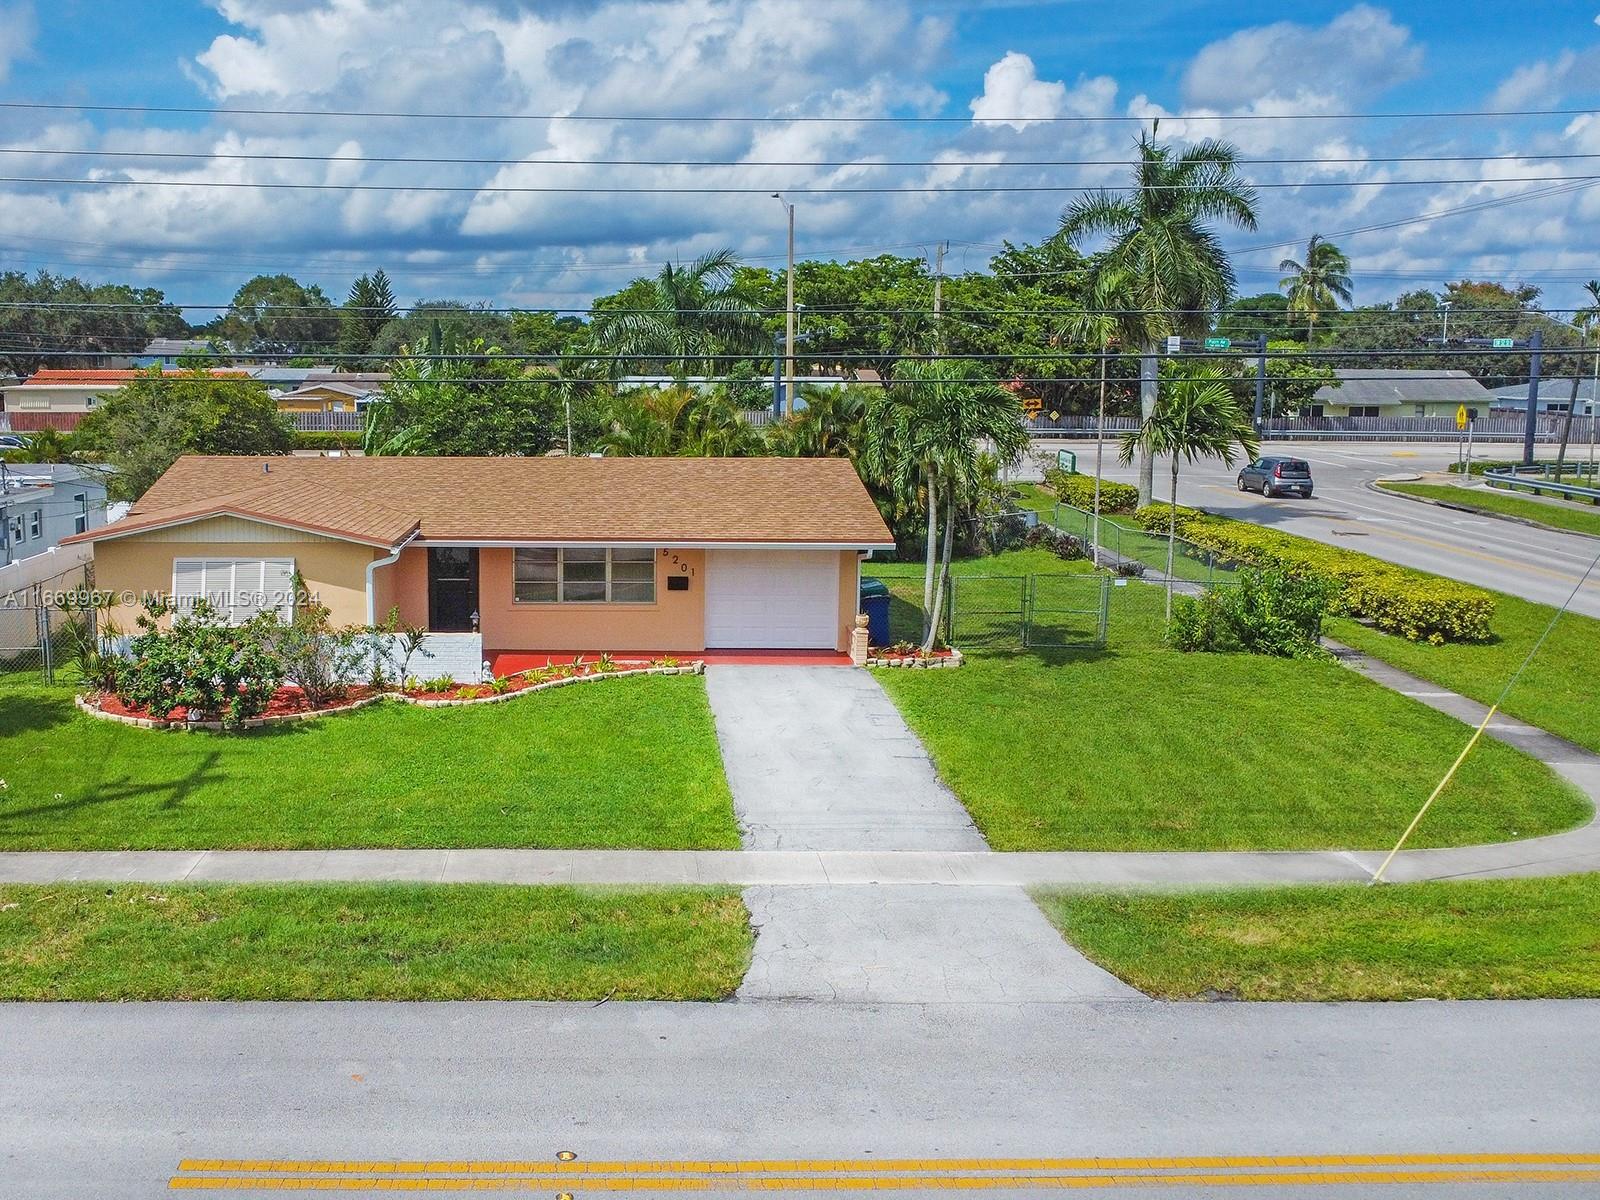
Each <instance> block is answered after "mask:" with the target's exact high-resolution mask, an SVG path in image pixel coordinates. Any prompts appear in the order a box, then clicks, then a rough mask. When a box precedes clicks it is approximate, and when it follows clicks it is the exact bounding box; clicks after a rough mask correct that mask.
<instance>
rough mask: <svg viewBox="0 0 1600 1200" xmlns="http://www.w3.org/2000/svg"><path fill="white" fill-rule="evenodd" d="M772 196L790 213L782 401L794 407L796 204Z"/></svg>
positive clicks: (781, 197) (777, 193) (781, 195)
mask: <svg viewBox="0 0 1600 1200" xmlns="http://www.w3.org/2000/svg"><path fill="white" fill-rule="evenodd" d="M772 198H773V199H774V200H776V201H777V202H778V203H779V204H781V205H783V207H784V210H785V211H786V212H787V213H788V215H789V270H788V283H787V286H786V291H787V295H788V299H787V302H786V303H785V305H784V314H783V329H784V355H783V358H784V380H785V384H784V389H783V392H784V394H783V400H782V403H783V404H784V405H785V406H787V407H790V408H792V407H793V404H794V402H793V400H792V398H791V397H792V396H793V393H794V325H795V321H794V315H795V313H794V205H792V204H790V203H789V202H788V201H787V200H785V199H784V198H783V193H782V192H773V193H772Z"/></svg>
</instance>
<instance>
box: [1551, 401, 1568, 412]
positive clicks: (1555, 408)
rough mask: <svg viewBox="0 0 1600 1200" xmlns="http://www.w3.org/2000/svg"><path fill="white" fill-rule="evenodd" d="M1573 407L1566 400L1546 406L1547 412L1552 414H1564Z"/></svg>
mask: <svg viewBox="0 0 1600 1200" xmlns="http://www.w3.org/2000/svg"><path fill="white" fill-rule="evenodd" d="M1571 407H1572V406H1571V405H1570V404H1568V403H1567V402H1566V401H1565V400H1561V401H1557V402H1555V403H1552V404H1549V405H1546V406H1545V411H1546V412H1551V413H1564V412H1566V411H1567V409H1569V408H1571Z"/></svg>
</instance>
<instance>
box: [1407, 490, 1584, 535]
mask: <svg viewBox="0 0 1600 1200" xmlns="http://www.w3.org/2000/svg"><path fill="white" fill-rule="evenodd" d="M1378 486H1379V487H1380V488H1382V489H1383V490H1384V491H1386V492H1399V493H1400V494H1401V495H1405V496H1419V497H1421V498H1422V499H1424V500H1438V501H1441V502H1442V503H1445V504H1454V505H1457V506H1459V507H1461V508H1470V509H1472V510H1473V511H1475V512H1481V513H1488V514H1490V515H1491V516H1505V517H1519V518H1521V519H1522V520H1524V521H1533V522H1535V523H1537V524H1539V525H1548V526H1549V527H1550V528H1552V529H1560V530H1564V531H1566V532H1569V533H1587V534H1590V535H1591V536H1594V537H1600V508H1595V507H1593V506H1591V505H1578V504H1573V503H1570V502H1568V501H1565V500H1533V499H1530V498H1529V497H1527V496H1520V495H1517V494H1515V493H1513V492H1503V491H1497V490H1495V489H1493V488H1489V487H1459V486H1456V485H1454V484H1449V483H1380V484H1379V485H1378Z"/></svg>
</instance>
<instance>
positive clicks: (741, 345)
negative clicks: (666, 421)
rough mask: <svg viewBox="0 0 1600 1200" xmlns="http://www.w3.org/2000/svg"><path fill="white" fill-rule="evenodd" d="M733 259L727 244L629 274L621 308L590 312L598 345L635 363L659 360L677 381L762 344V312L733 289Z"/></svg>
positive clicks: (711, 369)
mask: <svg viewBox="0 0 1600 1200" xmlns="http://www.w3.org/2000/svg"><path fill="white" fill-rule="evenodd" d="M738 265H739V260H738V258H737V257H735V255H734V253H733V251H732V250H717V251H713V252H711V253H709V254H702V255H701V256H700V257H699V258H697V259H695V260H694V261H693V262H692V263H689V264H688V265H687V266H685V265H682V264H674V263H670V262H669V263H667V264H666V265H665V266H663V267H662V268H661V270H660V271H659V272H658V273H657V274H656V275H655V276H654V277H653V278H640V279H635V280H634V281H633V283H632V284H631V285H629V287H628V289H626V291H625V295H632V296H637V297H640V299H637V300H633V301H631V302H630V305H629V307H628V308H626V309H622V310H618V311H615V312H613V311H607V310H601V311H600V312H597V313H595V316H594V324H593V327H592V329H591V333H590V336H591V340H592V341H593V343H594V347H595V349H597V350H600V351H603V352H605V353H608V354H616V355H622V356H624V357H626V358H629V359H632V360H633V361H634V362H635V363H638V364H643V363H662V364H665V365H666V366H667V367H668V368H669V369H670V370H671V371H672V372H673V374H674V375H676V376H677V377H678V378H679V379H683V378H686V377H687V376H689V375H691V374H693V373H694V372H695V370H696V369H698V370H700V371H701V372H702V373H703V374H706V375H711V374H715V373H716V370H715V364H716V356H717V355H719V354H753V353H756V352H758V351H759V350H760V349H761V343H762V340H763V338H762V329H761V318H760V315H759V314H758V313H757V312H756V311H755V310H754V309H753V308H751V307H750V305H749V304H747V303H745V301H744V300H742V299H740V298H739V297H738V296H737V295H735V294H734V291H733V275H734V271H735V269H736V268H737V267H738Z"/></svg>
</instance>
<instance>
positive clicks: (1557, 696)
mask: <svg viewBox="0 0 1600 1200" xmlns="http://www.w3.org/2000/svg"><path fill="white" fill-rule="evenodd" d="M1555 611H1556V610H1555V609H1553V608H1551V607H1550V606H1549V605H1545V604H1535V603H1533V602H1532V601H1529V600H1522V599H1519V598H1518V597H1516V596H1507V595H1504V594H1502V593H1498V592H1497V593H1496V594H1495V611H1494V620H1493V622H1492V623H1491V626H1490V628H1491V630H1492V632H1493V634H1494V640H1493V641H1490V642H1484V643H1481V644H1478V645H1472V644H1467V643H1450V644H1447V645H1443V646H1430V645H1428V644H1427V643H1425V642H1408V641H1406V639H1405V638H1402V637H1396V636H1395V635H1393V634H1388V633H1381V632H1379V631H1378V630H1376V629H1373V628H1372V627H1371V626H1370V625H1363V624H1362V623H1360V622H1359V621H1353V620H1350V619H1349V618H1341V619H1336V620H1332V621H1329V622H1328V624H1327V633H1328V636H1329V637H1331V638H1334V639H1336V640H1338V641H1341V642H1344V643H1345V644H1346V645H1349V646H1354V647H1355V648H1356V649H1357V650H1360V651H1361V652H1362V653H1364V654H1370V655H1371V656H1372V657H1373V658H1381V659H1383V660H1384V661H1385V662H1388V663H1393V664H1394V665H1395V666H1397V667H1399V668H1400V669H1401V670H1402V671H1409V672H1411V673H1412V674H1413V675H1417V676H1420V677H1421V678H1423V679H1427V680H1430V681H1432V682H1433V683H1437V684H1439V685H1440V686H1442V687H1446V688H1449V689H1450V690H1451V691H1453V692H1459V693H1461V694H1462V695H1463V696H1471V697H1472V698H1473V699H1474V700H1477V701H1479V702H1481V703H1483V704H1492V703H1494V701H1495V699H1496V698H1497V697H1498V696H1499V695H1500V690H1501V689H1502V688H1504V687H1505V685H1506V680H1508V679H1510V678H1511V676H1512V673H1513V672H1514V671H1516V669H1517V668H1518V667H1519V666H1520V665H1521V664H1522V660H1523V659H1524V658H1526V657H1527V655H1528V651H1529V650H1530V649H1532V648H1533V645H1534V643H1535V642H1537V641H1538V639H1539V635H1540V634H1541V633H1543V632H1544V629H1545V626H1546V625H1548V624H1549V623H1550V618H1551V617H1553V616H1555ZM1597 677H1600V621H1597V620H1595V619H1594V618H1593V617H1585V616H1581V615H1579V614H1577V613H1570V612H1569V613H1563V614H1562V616H1561V619H1560V620H1559V621H1557V622H1556V626H1555V628H1554V629H1553V630H1552V631H1551V633H1550V636H1549V638H1548V639H1547V640H1546V641H1545V643H1544V645H1543V646H1542V647H1540V649H1539V653H1538V655H1537V656H1536V657H1535V658H1534V660H1533V662H1532V664H1531V665H1530V666H1529V667H1528V669H1527V671H1526V672H1525V673H1524V674H1523V676H1522V678H1521V680H1519V681H1518V683H1517V685H1516V687H1514V688H1512V689H1511V692H1510V693H1509V694H1508V695H1507V696H1506V699H1505V703H1504V704H1503V705H1502V707H1503V708H1504V709H1505V711H1506V712H1508V713H1510V714H1511V715H1512V716H1514V717H1520V718H1522V719H1523V720H1524V721H1527V722H1529V723H1530V724H1532V725H1537V726H1539V728H1541V729H1544V730H1548V731H1549V732H1550V733H1554V734H1557V735H1558V736H1560V737H1564V738H1566V739H1567V740H1568V741H1572V742H1576V743H1577V744H1578V745H1580V746H1585V747H1587V748H1588V749H1590V750H1593V751H1596V752H1597V753H1600V705H1597V704H1596V703H1595V680H1596V678H1597Z"/></svg>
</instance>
